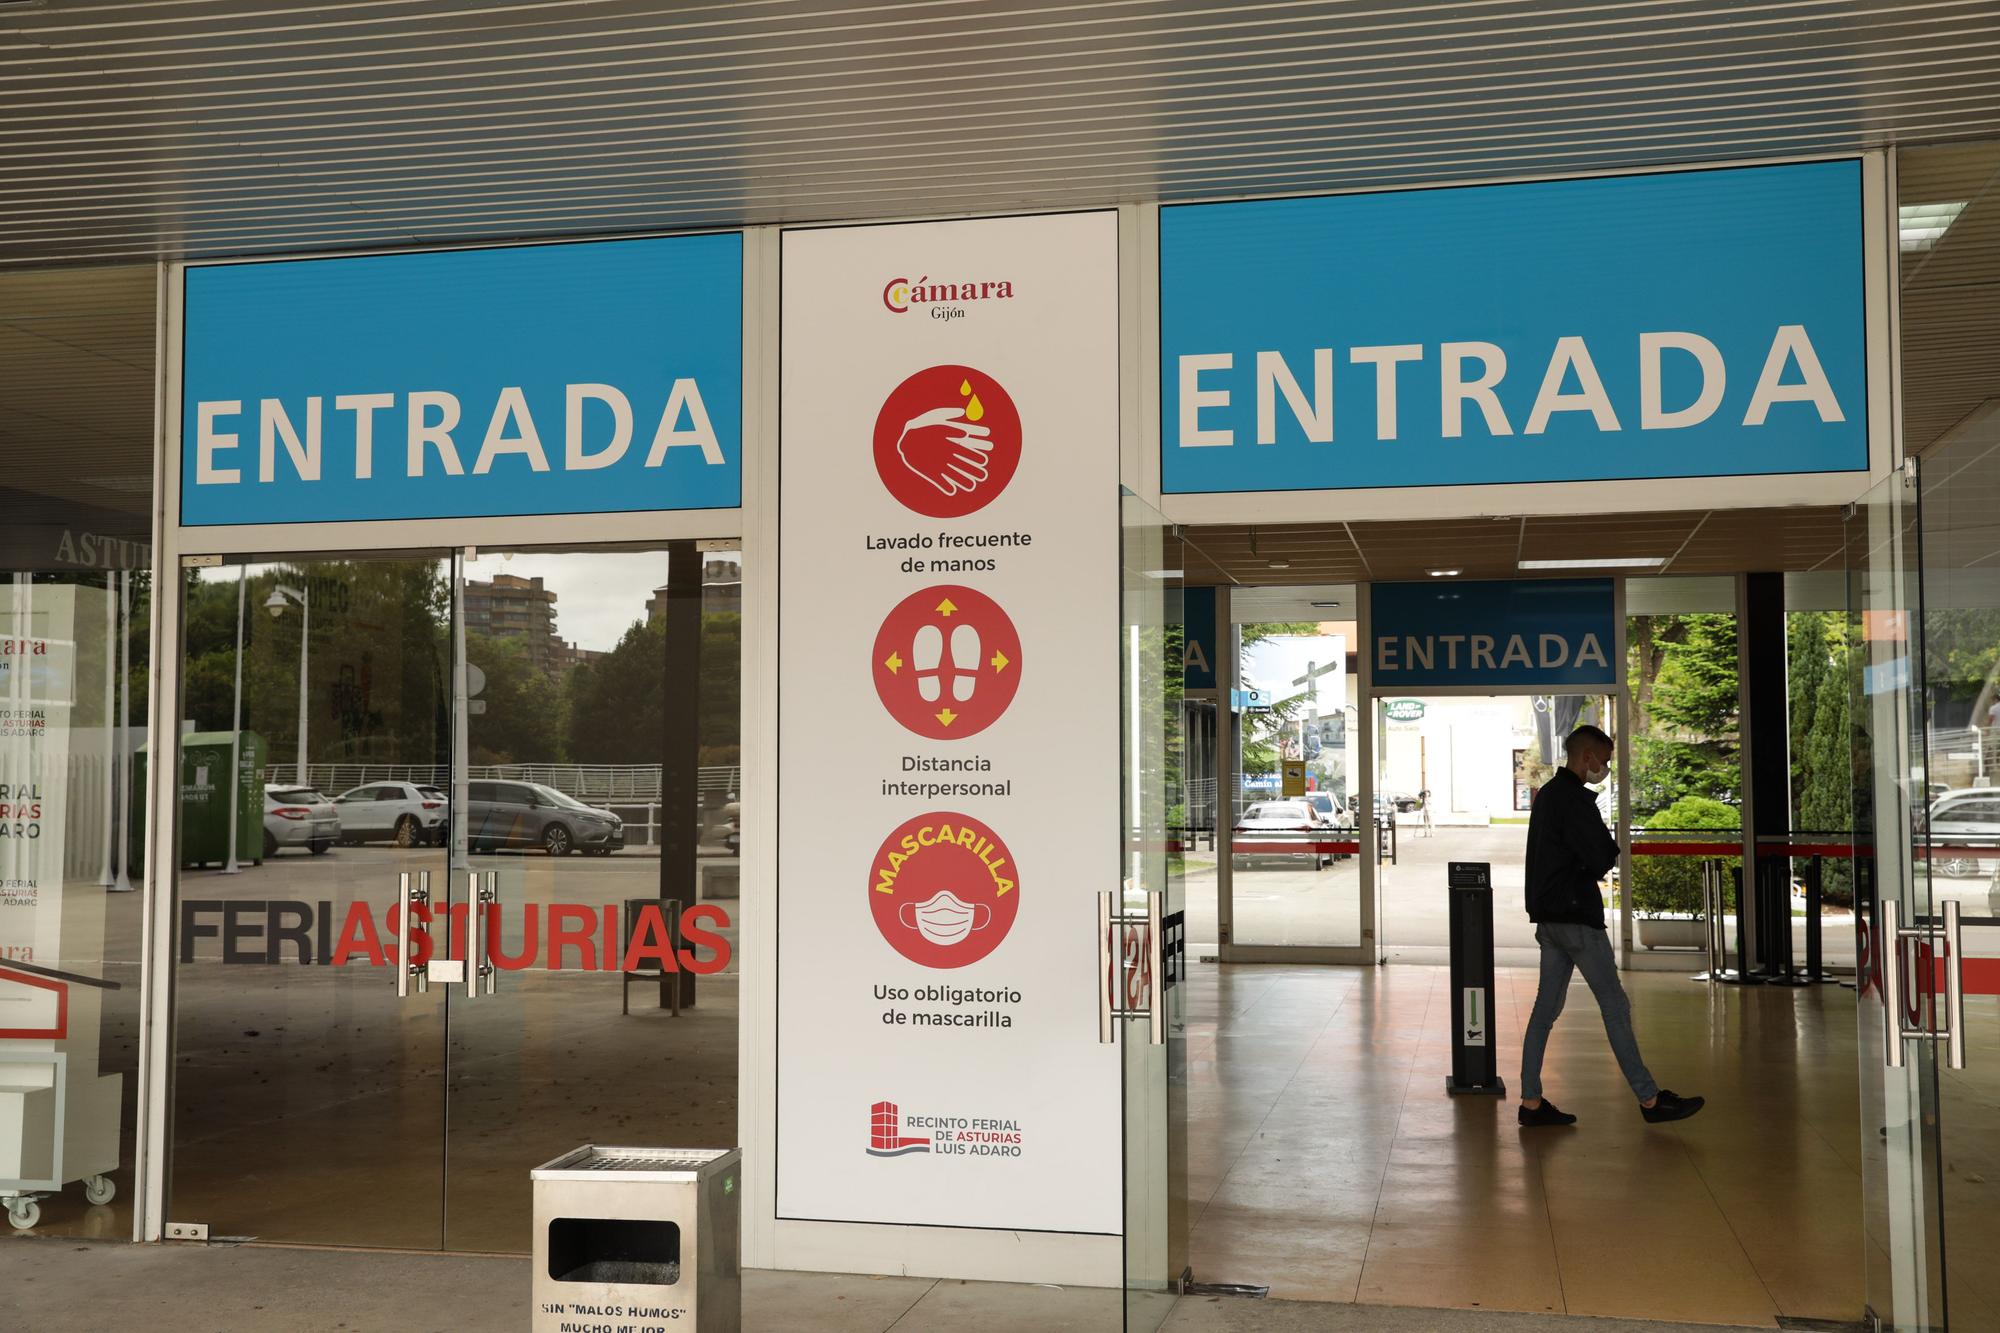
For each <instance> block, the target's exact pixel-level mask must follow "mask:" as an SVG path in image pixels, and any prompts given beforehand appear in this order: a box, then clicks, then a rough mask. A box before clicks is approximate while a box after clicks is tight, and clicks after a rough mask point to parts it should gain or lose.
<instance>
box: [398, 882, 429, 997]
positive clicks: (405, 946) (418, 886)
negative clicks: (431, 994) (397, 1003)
mask: <svg viewBox="0 0 2000 1333" xmlns="http://www.w3.org/2000/svg"><path fill="white" fill-rule="evenodd" d="M412 881H414V883H412ZM430 900H431V872H430V871H428V870H419V871H418V872H417V873H416V874H415V875H414V876H413V875H411V873H410V872H409V871H407V870H404V871H401V872H399V873H398V874H397V876H396V995H397V997H398V998H402V997H404V996H407V995H408V994H409V993H410V978H412V977H415V978H416V981H417V992H418V993H419V994H422V993H423V992H425V991H428V990H429V989H430V988H431V978H430V971H429V969H427V968H423V967H419V966H417V965H416V964H415V963H414V962H412V961H410V916H411V911H412V909H413V908H414V907H416V906H418V905H428V904H429V903H430Z"/></svg>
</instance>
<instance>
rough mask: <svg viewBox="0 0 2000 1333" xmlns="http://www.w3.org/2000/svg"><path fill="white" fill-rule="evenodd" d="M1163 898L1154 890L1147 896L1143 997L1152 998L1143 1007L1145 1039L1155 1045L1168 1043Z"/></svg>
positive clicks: (1163, 896)
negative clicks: (1163, 966)
mask: <svg viewBox="0 0 2000 1333" xmlns="http://www.w3.org/2000/svg"><path fill="white" fill-rule="evenodd" d="M1166 896H1167V895H1166V894H1164V893H1161V892H1158V891H1157V890H1156V891H1154V892H1152V893H1148V894H1147V895H1146V994H1147V995H1148V996H1149V997H1151V998H1150V1000H1149V1002H1148V1003H1147V1005H1146V1012H1147V1027H1148V1032H1147V1036H1148V1037H1149V1038H1150V1039H1151V1040H1152V1043H1153V1045H1155V1046H1162V1045H1165V1044H1166V1040H1167V991H1166V980H1167V979H1166V977H1165V975H1164V973H1163V969H1162V967H1161V964H1162V962H1163V961H1164V958H1165V948H1164V944H1165V942H1164V941H1163V940H1162V939H1161V938H1160V903H1161V900H1163V899H1164V898H1165V897H1166Z"/></svg>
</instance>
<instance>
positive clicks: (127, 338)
mask: <svg viewBox="0 0 2000 1333" xmlns="http://www.w3.org/2000/svg"><path fill="white" fill-rule="evenodd" d="M153 338H154V271H153V269H152V268H151V267H147V266H138V267H106V268H94V269H69V270H65V269H50V270H42V271H35V272H16V273H5V274H0V1204H4V1205H6V1211H7V1214H8V1220H9V1222H10V1223H11V1224H12V1225H13V1226H14V1227H16V1228H20V1229H32V1230H33V1231H34V1232H35V1233H37V1234H42V1235H50V1234H53V1235H71V1236H90V1237H100V1238H129V1237H130V1236H131V1234H132V1211H131V1205H132V1189H131V1186H132V1173H131V1167H132V1162H133V1134H134V1129H135V1124H136V1120H137V1116H136V1113H135V1107H136V1105H137V1098H138V1096H139V1092H140V1090H139V1087H138V1027H139V1023H138V1019H139V1001H140V973H141V969H140V938H141V931H140V925H141V918H142V903H141V898H142V896H143V895H142V894H141V893H139V892H135V890H137V889H139V888H140V887H141V885H142V883H143V872H142V869H141V867H140V865H139V864H138V863H137V861H136V859H135V856H134V852H135V849H136V845H137V842H138V837H137V833H138V827H139V826H138V822H137V821H136V820H134V819H133V818H131V817H130V816H131V814H132V813H133V812H136V811H139V810H141V809H143V807H144V804H145V797H144V793H145V786H144V777H143V774H142V773H139V772H136V771H135V765H136V764H137V763H138V762H139V750H140V746H141V745H142V743H143V742H144V739H145V734H146V724H147V719H148V716H149V714H150V708H149V701H148V698H147V688H146V682H147V676H148V672H149V671H150V669H151V665H152V654H151V652H150V647H149V639H148V625H149V623H150V620H151V616H152V586H151V576H150V574H149V572H148V571H149V566H150V564H151V559H152V544H151V542H152V534H151V517H150V516H151V511H152V498H153V497H152V475H153V462H152V458H153V447H152V438H153Z"/></svg>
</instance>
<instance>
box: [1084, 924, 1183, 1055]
mask: <svg viewBox="0 0 2000 1333" xmlns="http://www.w3.org/2000/svg"><path fill="white" fill-rule="evenodd" d="M1165 897H1166V895H1165V894H1163V893H1158V892H1149V893H1147V895H1146V912H1145V915H1143V916H1141V915H1139V914H1138V913H1136V912H1128V911H1125V910H1124V903H1123V902H1122V901H1118V900H1115V898H1114V895H1113V894H1112V893H1110V892H1108V891H1103V892H1100V893H1099V894H1098V895H1097V1040H1098V1041H1100V1042H1106V1043H1108V1042H1111V1041H1113V1040H1114V1039H1115V1038H1116V1033H1117V1029H1116V1026H1115V1025H1114V1024H1113V1022H1112V1020H1113V1019H1114V1018H1137V1017H1139V1015H1140V1014H1142V1013H1143V1014H1145V1016H1146V1028H1147V1038H1148V1041H1149V1043H1150V1044H1151V1045H1154V1046H1161V1045H1164V1044H1165V1043H1166V1039H1167V1004H1166V985H1165V976H1164V969H1163V962H1164V957H1165V954H1164V950H1163V948H1162V940H1161V936H1160V927H1161V905H1162V903H1163V902H1164V900H1165ZM1128 926H1144V927H1145V928H1146V936H1145V946H1144V951H1143V952H1142V953H1141V955H1140V957H1139V958H1138V959H1137V960H1136V962H1134V963H1132V964H1130V966H1133V967H1138V968H1141V969H1143V975H1144V977H1145V979H1146V997H1147V1000H1146V1007H1145V1008H1144V1009H1137V1008H1133V1007H1132V1006H1130V1005H1128V1004H1126V1003H1125V973H1126V969H1127V967H1128V964H1127V962H1126V959H1125V949H1124V943H1123V931H1124V929H1125V928H1126V927H1128Z"/></svg>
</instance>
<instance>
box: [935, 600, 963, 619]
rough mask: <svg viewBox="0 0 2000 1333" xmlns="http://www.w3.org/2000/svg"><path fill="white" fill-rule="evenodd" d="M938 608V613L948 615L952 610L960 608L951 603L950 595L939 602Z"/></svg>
mask: <svg viewBox="0 0 2000 1333" xmlns="http://www.w3.org/2000/svg"><path fill="white" fill-rule="evenodd" d="M937 609H938V614H939V615H941V616H948V615H950V614H951V613H952V612H954V611H956V610H958V608H957V607H955V606H953V605H952V604H951V598H949V597H947V598H945V599H944V600H943V601H942V602H939V603H938V604H937Z"/></svg>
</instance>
